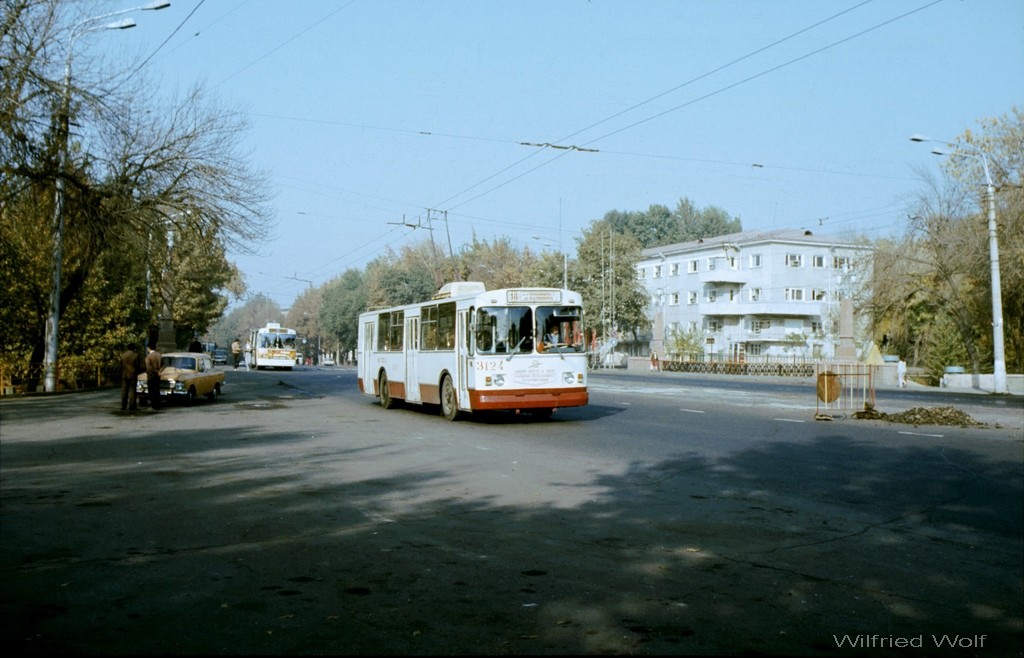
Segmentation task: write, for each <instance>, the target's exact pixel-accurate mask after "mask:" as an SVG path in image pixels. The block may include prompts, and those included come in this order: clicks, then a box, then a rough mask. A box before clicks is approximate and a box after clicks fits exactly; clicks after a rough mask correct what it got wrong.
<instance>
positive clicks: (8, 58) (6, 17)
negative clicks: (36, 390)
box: [0, 0, 271, 363]
mask: <svg viewBox="0 0 1024 658" xmlns="http://www.w3.org/2000/svg"><path fill="white" fill-rule="evenodd" d="M92 9H95V7H92ZM89 10H90V6H89V5H88V4H74V3H63V2H59V1H58V0H11V1H9V2H5V3H4V9H3V16H2V18H0V71H2V73H0V91H2V94H0V174H2V176H0V227H2V229H3V231H2V234H0V276H3V277H4V279H5V280H7V281H18V283H17V284H16V285H13V286H11V287H10V289H9V290H8V291H7V292H8V293H10V294H9V297H8V299H9V302H8V303H7V304H5V308H4V313H15V312H17V313H19V317H20V321H19V322H17V323H14V324H10V325H7V326H8V327H11V328H12V333H13V334H16V335H14V336H9V337H8V340H7V341H5V347H4V358H5V360H8V361H12V360H13V361H19V360H25V361H29V362H32V363H40V362H41V360H42V356H43V351H44V345H43V343H44V327H45V322H46V318H47V317H48V315H49V311H48V307H49V295H50V289H51V288H52V285H53V276H52V274H53V265H52V258H51V254H53V253H54V250H53V244H54V242H55V238H54V236H55V230H54V227H55V226H56V225H57V224H56V222H55V221H54V218H55V217H57V216H62V217H63V226H64V229H63V233H62V234H61V240H60V244H61V246H62V251H63V257H62V259H61V270H62V277H61V290H60V309H61V324H60V327H59V329H60V331H59V337H60V340H59V345H60V350H61V353H60V358H61V359H65V358H68V356H69V355H71V354H76V355H80V354H81V353H82V349H83V348H82V346H81V345H80V344H79V343H80V342H81V340H86V341H87V342H89V343H90V345H92V346H91V347H89V348H88V349H89V350H94V351H96V353H97V356H101V353H102V352H104V351H105V352H106V354H107V355H108V356H110V357H113V356H114V355H116V354H117V352H118V351H119V350H120V347H121V345H122V344H123V342H124V337H125V336H131V337H133V338H134V337H137V336H141V335H143V334H145V333H146V331H147V329H148V327H150V326H152V325H153V324H155V320H156V314H157V313H159V312H161V311H163V310H164V309H165V308H166V309H168V310H169V311H170V312H171V314H172V315H173V318H174V320H175V321H176V323H177V324H178V325H179V327H181V328H183V329H184V330H185V331H184V333H185V334H191V333H202V332H203V331H204V330H205V329H206V328H207V327H208V326H209V324H210V323H211V322H212V321H213V320H214V319H215V318H217V317H219V316H220V314H221V313H222V312H223V310H224V308H225V306H226V304H227V294H228V292H229V291H231V290H234V291H235V292H240V290H241V287H240V285H239V277H238V273H237V271H236V270H235V269H234V268H233V266H232V265H231V264H230V263H229V262H228V261H227V258H226V249H227V248H228V247H229V246H230V247H232V248H234V249H236V250H246V249H250V248H251V247H252V246H253V245H254V244H255V241H256V240H258V239H260V237H261V236H262V235H263V234H264V232H265V228H266V227H267V226H268V225H269V222H270V220H271V214H270V213H269V211H268V210H267V209H266V207H265V203H266V201H267V200H268V198H269V197H268V195H267V192H266V190H267V189H269V188H268V186H267V185H266V182H265V180H264V176H263V175H262V174H261V173H259V172H256V171H254V170H253V169H252V168H251V167H250V166H249V164H248V162H247V157H246V155H245V154H243V153H241V152H239V150H238V142H239V139H240V137H241V136H242V134H243V133H244V131H245V129H246V124H245V122H244V121H243V120H242V119H241V116H240V115H239V114H237V113H234V112H231V111H229V110H227V109H225V108H223V107H219V106H217V105H216V104H215V103H214V102H211V101H209V100H208V99H206V98H205V95H204V94H203V92H202V91H201V90H200V89H194V90H192V91H191V92H189V93H188V94H186V95H185V96H184V97H183V98H180V99H173V98H172V99H163V98H160V97H159V95H156V94H153V93H151V90H152V89H153V88H154V85H151V84H150V83H149V82H148V81H147V80H146V79H145V76H143V75H134V76H132V75H130V73H131V64H133V62H132V63H129V64H127V65H126V64H125V63H124V62H120V63H116V64H115V63H111V62H97V61H92V60H90V59H89V58H88V56H87V53H88V50H87V49H81V51H80V52H75V49H74V44H75V40H76V38H78V37H83V36H86V35H87V33H89V32H91V31H93V30H92V29H91V28H92V27H95V26H94V25H93V24H92V23H91V22H90V21H91V19H84V20H83V12H85V13H84V15H85V16H88V15H89ZM71 26H73V27H71ZM72 62H73V63H74V67H73V69H72V68H71V64H72ZM65 66H67V67H68V70H73V75H71V76H70V77H68V78H66V79H65ZM165 103H166V104H165ZM58 180H59V181H61V182H62V184H63V186H62V193H60V194H58V191H57V190H58V184H57V182H58ZM58 198H61V199H63V201H64V203H63V205H62V208H63V211H62V212H57V211H56V199H58ZM172 239H173V247H174V248H173V249H172V248H171V247H172ZM147 298H151V299H154V300H157V301H154V303H153V304H152V305H151V306H150V307H148V308H147V306H146V299H147ZM138 309H142V312H139V311H138ZM111 314H112V315H111ZM108 316H109V317H108ZM102 318H108V319H106V320H103V321H99V319H102ZM81 337H87V338H84V339H83V338H81ZM93 344H95V345H93Z"/></svg>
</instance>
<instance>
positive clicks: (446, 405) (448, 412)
mask: <svg viewBox="0 0 1024 658" xmlns="http://www.w3.org/2000/svg"><path fill="white" fill-rule="evenodd" d="M441 415H442V416H444V417H445V418H447V419H448V420H455V419H456V418H458V416H459V403H458V401H457V400H456V399H455V385H454V384H452V378H451V377H449V376H448V375H445V376H444V379H442V380H441Z"/></svg>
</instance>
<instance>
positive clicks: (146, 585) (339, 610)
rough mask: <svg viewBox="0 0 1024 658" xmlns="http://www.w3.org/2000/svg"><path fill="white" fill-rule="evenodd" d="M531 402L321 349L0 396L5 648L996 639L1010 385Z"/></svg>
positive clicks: (989, 651)
mask: <svg viewBox="0 0 1024 658" xmlns="http://www.w3.org/2000/svg"><path fill="white" fill-rule="evenodd" d="M591 389H592V396H591V404H590V405H589V406H587V407H585V408H580V409H570V410H560V411H559V412H558V413H556V414H555V416H554V417H553V418H552V419H551V420H550V421H538V420H536V419H533V418H531V417H528V416H525V415H524V416H515V415H511V414H496V415H491V416H485V417H480V418H474V419H471V420H465V421H460V422H456V423H448V422H447V421H445V420H443V419H442V418H440V417H439V416H438V415H436V412H435V410H433V409H429V408H400V409H395V410H383V409H381V408H380V407H379V406H378V405H377V404H376V403H375V402H374V400H373V399H372V398H370V397H367V396H363V395H361V394H360V393H359V392H358V391H357V390H356V388H355V375H354V371H353V370H351V369H347V368H322V369H306V368H297V369H296V370H294V371H292V372H281V373H278V372H262V371H261V372H252V373H249V372H241V371H240V372H233V371H232V372H229V373H228V385H227V386H226V388H225V390H226V394H225V395H224V396H223V397H222V398H221V399H220V400H218V401H217V402H214V403H206V402H203V401H200V402H199V403H197V404H196V405H194V406H192V407H170V408H168V409H166V410H164V411H161V412H151V411H149V410H143V411H140V412H138V413H135V414H122V413H120V412H119V411H117V408H118V404H119V401H118V399H117V398H118V395H117V393H116V392H115V391H99V392H88V393H80V394H68V395H61V396H56V397H34V398H26V399H17V400H4V401H2V402H0V437H2V440H0V504H2V507H0V512H2V513H0V574H2V580H0V641H2V642H3V646H4V647H5V648H8V650H14V651H16V652H19V653H30V654H38V653H75V654H79V653H101V654H158V653H162V654H179V655H180V654H200V653H201V654H325V653H327V654H389V655H393V654H403V655H408V654H464V655H469V654H474V655H475V654H488V655H492V654H606V653H614V654H627V653H639V654H666V653H671V654H691V655H692V654H704V655H708V654H741V653H742V654H764V655H851V656H853V655H858V656H859V655H900V656H906V655H908V654H910V655H921V656H923V655H982V656H1020V655H1024V644H1022V641H1024V621H1022V619H1024V585H1022V583H1024V557H1022V555H1024V542H1022V537H1024V518H1022V517H1024V465H1022V464H1024V442H1022V427H1024V423H1022V422H1020V421H1021V420H1022V419H1024V414H1022V407H1021V400H1020V398H994V397H993V396H976V395H975V396H971V395H963V396H960V397H955V396H957V395H959V394H957V393H955V392H945V393H943V394H942V395H941V396H937V395H931V397H923V398H918V397H916V396H919V395H920V396H928V395H930V393H929V392H927V391H911V390H896V391H880V392H879V393H878V406H879V408H880V409H882V410H883V411H887V412H895V411H899V410H901V409H904V408H907V407H909V406H915V405H919V404H922V405H928V404H942V405H946V404H956V405H957V406H964V407H965V411H967V412H968V413H970V415H971V416H972V417H974V418H976V419H978V420H980V421H982V422H985V423H989V425H990V426H989V427H986V428H962V427H925V426H919V427H915V426H902V425H896V424H892V423H886V422H883V421H876V420H855V419H852V418H845V417H841V418H837V419H836V420H833V421H829V422H822V421H815V420H814V410H815V398H814V388H813V386H811V385H808V384H807V383H806V382H803V383H792V382H787V381H782V380H742V381H737V380H736V379H734V378H706V379H701V378H688V377H683V376H679V375H670V374H668V373H662V374H660V375H659V374H651V375H647V374H642V375H638V374H624V373H598V374H595V375H594V376H593V377H592V379H591Z"/></svg>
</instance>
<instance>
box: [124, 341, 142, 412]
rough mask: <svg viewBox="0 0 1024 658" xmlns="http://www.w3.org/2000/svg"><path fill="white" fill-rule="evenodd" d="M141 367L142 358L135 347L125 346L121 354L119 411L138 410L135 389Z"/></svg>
mask: <svg viewBox="0 0 1024 658" xmlns="http://www.w3.org/2000/svg"><path fill="white" fill-rule="evenodd" d="M143 367H144V366H143V363H142V357H141V356H139V353H138V351H137V350H136V349H135V346H134V345H128V346H126V347H125V350H124V352H121V411H137V410H138V408H139V405H138V402H137V400H136V397H135V395H136V393H135V388H136V385H137V384H138V381H139V373H140V372H142V368H143Z"/></svg>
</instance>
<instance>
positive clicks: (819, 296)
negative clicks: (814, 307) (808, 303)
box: [811, 288, 828, 302]
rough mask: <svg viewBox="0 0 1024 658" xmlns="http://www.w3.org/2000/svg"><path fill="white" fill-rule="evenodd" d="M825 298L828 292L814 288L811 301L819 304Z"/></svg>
mask: <svg viewBox="0 0 1024 658" xmlns="http://www.w3.org/2000/svg"><path fill="white" fill-rule="evenodd" d="M826 297H828V292H826V291H824V290H822V289H821V288H815V289H814V290H812V291H811V299H813V300H814V301H816V302H820V301H822V300H823V299H825V298H826Z"/></svg>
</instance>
